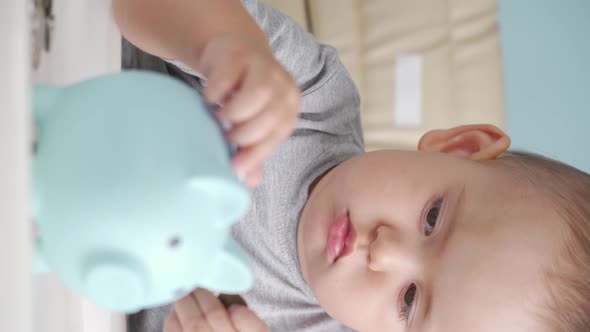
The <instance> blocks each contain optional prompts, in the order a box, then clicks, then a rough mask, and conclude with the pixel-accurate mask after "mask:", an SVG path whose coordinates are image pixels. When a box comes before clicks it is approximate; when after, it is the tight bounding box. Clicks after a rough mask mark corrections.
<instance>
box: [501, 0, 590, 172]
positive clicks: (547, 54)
mask: <svg viewBox="0 0 590 332" xmlns="http://www.w3.org/2000/svg"><path fill="white" fill-rule="evenodd" d="M499 20H500V28H501V37H502V48H503V58H504V59H503V61H504V77H505V82H506V98H507V110H508V132H509V134H510V135H511V136H512V138H513V148H518V149H525V150H528V151H531V152H537V153H541V154H544V155H547V156H549V157H553V158H557V159H559V160H561V161H564V162H566V163H569V164H572V165H574V166H576V167H578V168H581V169H583V170H585V171H587V172H590V0H500V16H499Z"/></svg>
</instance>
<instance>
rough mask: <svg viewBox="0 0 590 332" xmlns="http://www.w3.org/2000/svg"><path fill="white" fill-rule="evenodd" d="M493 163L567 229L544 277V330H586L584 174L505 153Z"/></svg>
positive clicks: (589, 304)
mask: <svg viewBox="0 0 590 332" xmlns="http://www.w3.org/2000/svg"><path fill="white" fill-rule="evenodd" d="M497 161H498V162H499V163H500V164H501V165H504V166H506V167H509V168H510V169H511V170H513V171H514V172H516V174H517V175H518V177H519V178H521V179H524V180H525V181H527V182H529V183H530V184H531V185H533V186H534V188H536V189H537V190H539V191H540V193H541V194H543V195H544V196H545V197H547V198H548V199H549V201H551V202H553V203H554V204H555V209H556V211H557V212H558V213H559V214H560V215H561V216H562V218H563V220H564V222H565V224H566V226H567V227H565V231H564V234H563V239H564V245H563V246H562V250H561V251H560V252H559V253H558V255H557V257H558V259H557V260H556V261H555V262H553V265H552V266H551V268H550V269H548V271H547V274H546V276H545V277H546V280H547V287H548V294H549V306H548V307H547V308H546V310H543V313H542V315H541V316H542V318H543V320H544V324H545V325H546V326H547V327H548V329H547V330H548V331H552V332H553V331H554V332H557V331H559V332H587V331H590V174H587V173H585V172H582V171H580V170H578V169H576V168H574V167H571V166H568V165H566V164H564V163H561V162H558V161H555V160H552V159H549V158H546V157H542V156H539V155H535V154H531V153H525V152H507V153H505V154H503V155H502V156H501V157H500V158H498V159H497Z"/></svg>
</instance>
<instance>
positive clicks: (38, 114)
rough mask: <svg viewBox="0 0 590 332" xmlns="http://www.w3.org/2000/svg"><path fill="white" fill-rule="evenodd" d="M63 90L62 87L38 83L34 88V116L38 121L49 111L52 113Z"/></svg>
mask: <svg viewBox="0 0 590 332" xmlns="http://www.w3.org/2000/svg"><path fill="white" fill-rule="evenodd" d="M62 90H63V89H62V88H57V87H49V86H42V85H36V86H35V87H34V88H33V117H34V118H35V121H36V122H41V121H42V120H43V118H44V117H45V116H46V115H47V114H48V113H51V110H52V109H53V108H54V106H55V104H56V103H57V101H58V100H59V98H60V95H61V93H62Z"/></svg>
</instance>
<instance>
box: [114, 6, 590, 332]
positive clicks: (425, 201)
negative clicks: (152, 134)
mask: <svg viewBox="0 0 590 332" xmlns="http://www.w3.org/2000/svg"><path fill="white" fill-rule="evenodd" d="M113 3H114V13H115V17H116V18H117V22H118V23H119V25H120V26H121V29H122V32H123V34H124V35H125V36H126V38H127V39H128V40H129V41H130V42H131V43H133V44H134V45H135V46H137V47H135V46H133V45H132V44H131V43H128V42H125V43H124V58H123V61H124V62H123V63H124V66H125V67H126V68H141V69H147V70H154V71H158V72H161V73H165V74H168V75H172V76H175V77H178V78H179V79H182V80H184V81H185V82H186V83H188V84H190V85H192V86H194V87H195V88H196V89H199V90H202V91H204V92H203V93H204V94H205V96H206V97H207V98H208V100H209V101H212V102H222V103H223V106H222V107H221V111H220V112H221V113H220V114H221V117H222V118H224V120H227V121H229V122H231V123H232V124H234V126H237V128H242V129H243V130H241V132H242V134H241V135H243V136H241V135H235V131H230V133H229V135H228V136H229V138H230V140H231V141H233V142H234V143H236V144H237V145H238V146H240V149H241V150H242V151H245V154H242V155H241V156H245V157H241V158H243V159H239V160H241V161H242V162H243V161H244V160H249V161H248V163H249V165H250V166H248V167H245V169H246V171H244V168H242V169H241V171H242V174H243V176H244V178H245V180H246V181H247V182H248V183H250V184H252V185H257V187H256V188H255V189H254V190H253V193H252V195H253V203H252V207H251V209H250V211H249V212H248V214H247V215H246V216H245V217H244V219H243V220H242V221H241V222H240V223H239V224H237V225H236V226H235V227H234V229H233V236H234V238H235V239H236V240H237V241H238V242H239V243H240V244H241V245H242V247H243V248H244V250H246V252H247V253H248V254H249V258H250V261H251V264H252V267H253V271H254V274H255V278H256V282H255V285H254V287H253V289H252V290H250V291H249V292H248V293H246V294H244V298H245V300H246V302H247V303H248V308H246V307H243V306H234V307H230V309H228V310H226V309H225V308H224V307H223V306H222V305H221V303H220V302H219V301H218V300H217V299H216V298H215V297H214V296H213V295H212V294H211V293H209V292H208V291H205V290H202V289H199V290H196V291H194V292H193V293H191V294H190V295H188V296H186V297H184V298H183V299H181V300H180V301H179V302H178V303H176V305H175V306H166V307H162V308H154V309H150V310H146V311H143V312H141V313H139V314H137V315H133V316H131V317H130V318H129V330H130V332H134V331H141V332H146V331H150V332H151V331H158V332H160V331H162V328H164V331H166V332H193V331H243V332H249V331H264V330H267V329H269V330H272V331H281V332H282V331H346V330H349V329H353V330H357V331H367V332H372V331H376V332H382V331H453V332H455V331H459V332H462V331H465V332H467V331H579V332H582V331H588V330H589V329H590V316H588V315H587V312H589V311H590V224H588V223H589V222H590V204H589V202H588V198H589V197H590V175H588V174H586V173H583V172H581V171H578V170H576V169H574V168H571V167H569V166H566V165H563V164H561V163H559V162H556V161H551V160H548V159H544V158H542V157H539V156H534V155H529V154H523V153H513V152H507V149H508V147H509V145H510V139H509V138H508V136H507V135H506V134H505V133H503V132H502V131H501V130H499V129H498V128H496V127H493V126H489V125H472V126H461V127H457V128H452V129H447V130H437V131H431V132H429V133H427V134H425V135H424V136H423V138H422V139H421V141H420V143H419V146H418V151H411V152H410V151H389V150H384V151H377V152H369V153H366V152H364V150H363V142H362V132H361V127H360V114H359V99H358V93H357V91H356V88H355V86H354V83H353V82H352V80H351V79H350V76H349V75H348V73H347V72H346V70H345V69H344V67H343V66H342V64H341V63H340V61H339V60H338V56H337V53H336V51H335V50H334V49H333V48H331V47H328V46H325V45H320V44H318V43H317V42H316V41H315V40H314V39H313V37H312V36H311V35H309V34H307V33H306V32H305V31H303V30H302V29H301V28H300V27H298V26H297V25H296V24H295V23H294V22H293V21H292V20H290V19H289V18H288V17H286V16H284V15H283V14H281V13H279V12H278V11H276V10H274V9H272V8H270V7H268V6H265V5H262V4H257V3H256V1H254V0H243V1H241V5H242V6H243V7H241V6H240V3H239V2H238V1H237V0H215V1H206V0H177V1H156V0H115V1H114V2H113ZM230 9H231V10H230ZM244 9H246V11H244ZM244 13H249V14H250V16H248V15H244ZM249 17H251V18H253V19H254V20H251V19H249ZM254 22H256V23H258V26H259V27H260V28H261V30H262V31H264V32H265V33H266V38H267V39H265V42H268V41H269V44H270V48H268V49H267V48H266V47H265V46H262V42H261V37H260V34H259V32H258V30H256V29H257V28H256V27H255V23H254ZM253 24H254V27H253ZM232 26H233V27H234V30H232ZM235 27H241V28H239V29H236V28H235ZM140 48H141V50H140ZM142 50H143V51H142ZM197 50H198V51H197ZM269 50H272V55H273V56H274V57H273V56H269V55H268V52H269ZM148 53H151V54H152V55H150V54H148ZM207 54H215V55H216V56H214V57H211V56H209V58H207ZM225 54H229V55H231V58H229V60H227V59H228V58H227V57H226V56H225ZM193 56H194V58H192V57H193ZM224 56H225V58H224ZM162 59H167V60H162ZM223 59H225V61H222V60H223ZM244 59H247V61H246V60H244ZM275 59H276V61H278V63H277V62H275ZM230 60H231V61H230ZM261 63H263V64H265V65H264V66H260V64H261ZM236 64H238V65H237V68H240V69H238V73H234V71H233V69H232V68H234V69H235V67H232V66H236ZM228 68H229V69H228ZM261 68H264V70H262V69H261ZM283 68H284V69H285V70H286V71H287V72H288V74H290V75H286V74H285V72H283ZM215 73H216V74H215ZM265 73H267V74H268V73H274V74H272V75H271V76H272V78H273V80H272V82H274V83H273V84H270V85H268V84H266V85H265V84H263V83H262V82H267V81H265V80H257V78H259V77H263V76H262V75H263V74H265ZM205 77H206V78H208V79H209V80H208V81H206V80H205ZM291 77H292V78H293V79H294V82H292V81H291V80H290V78H291ZM222 82H225V83H222ZM212 86H213V87H212ZM220 86H221V87H222V88H219V87H220ZM228 87H229V88H228ZM261 87H262V88H261ZM294 87H295V88H296V87H299V89H300V90H301V91H300V92H301V93H300V100H299V99H297V98H295V97H293V94H292V92H291V91H293V89H295V88H294ZM250 88H251V89H250ZM211 91H222V92H218V93H212V92H211ZM211 94H213V96H211ZM220 96H222V97H220ZM260 96H263V97H264V98H262V97H260ZM285 97H286V98H285ZM257 100H260V102H259V104H257ZM242 109H243V110H244V112H245V113H247V114H245V115H244V114H241V110H242ZM293 110H295V112H293ZM257 114H258V115H260V116H257ZM292 114H296V115H298V118H297V122H296V123H295V122H294V121H293V122H291V120H290V119H291V116H292ZM271 123H272V125H269V124H271ZM278 124H281V125H280V126H279V125H278ZM293 125H294V127H293ZM275 127H277V128H279V127H280V128H286V129H281V130H279V131H278V132H279V134H275V131H274V129H275ZM232 128H234V127H232ZM255 128H257V129H255ZM259 128H260V129H259ZM231 130H233V129H231ZM256 130H260V131H262V132H263V133H264V135H262V134H260V135H258V134H254V135H255V136H254V137H255V138H256V139H254V138H252V139H250V140H245V139H243V137H246V136H248V135H253V134H252V133H251V132H252V131H256ZM285 133H286V134H285ZM266 137H272V139H270V141H271V142H272V144H268V145H266V147H264V148H263V149H261V150H263V153H258V154H257V155H256V157H255V158H252V157H248V153H247V152H248V151H253V150H254V151H255V150H256V149H257V146H261V145H263V144H267V143H265V142H266ZM286 137H288V139H287V140H284V138H286ZM279 143H280V144H279ZM271 152H272V153H271ZM239 156H240V155H239ZM236 158H238V157H236ZM249 158H251V159H249ZM252 160H254V161H252ZM262 160H264V163H262ZM248 163H247V164H248ZM236 164H240V163H239V162H236ZM241 166H242V167H243V164H242V165H241ZM259 167H262V168H261V169H258V168H259ZM236 168H237V170H238V168H240V167H236ZM260 174H263V175H264V176H263V177H262V178H261V177H260Z"/></svg>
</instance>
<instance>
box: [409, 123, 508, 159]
mask: <svg viewBox="0 0 590 332" xmlns="http://www.w3.org/2000/svg"><path fill="white" fill-rule="evenodd" d="M509 146H510V137H508V135H506V133H504V132H503V131H502V130H501V129H499V128H498V127H495V126H492V125H469V126H459V127H455V128H451V129H446V130H432V131H429V132H427V133H426V134H424V136H422V138H421V139H420V143H418V150H420V151H429V152H442V153H449V154H453V155H456V156H460V157H464V158H468V159H473V160H487V159H495V158H496V157H498V156H499V155H501V154H502V153H504V152H505V151H506V150H508V147H509Z"/></svg>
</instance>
